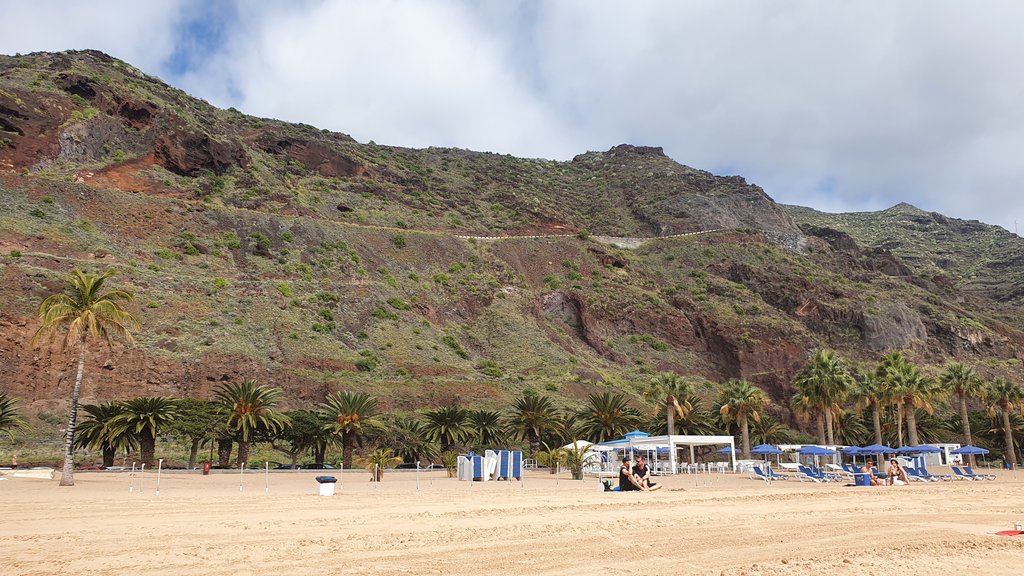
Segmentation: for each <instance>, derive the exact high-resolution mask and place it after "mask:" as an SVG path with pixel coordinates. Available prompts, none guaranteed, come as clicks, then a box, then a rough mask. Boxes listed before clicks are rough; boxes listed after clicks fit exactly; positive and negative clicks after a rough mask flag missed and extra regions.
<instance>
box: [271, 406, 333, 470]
mask: <svg viewBox="0 0 1024 576" xmlns="http://www.w3.org/2000/svg"><path fill="white" fill-rule="evenodd" d="M285 415H286V416H288V418H289V419H290V420H291V421H292V425H291V426H289V427H288V428H287V429H286V430H284V431H282V432H281V433H280V434H278V435H277V436H276V437H275V438H273V439H271V441H270V447H271V448H273V449H274V450H277V451H278V452H281V453H282V454H285V455H287V456H288V458H289V459H290V460H291V464H292V466H293V467H294V466H295V465H296V464H298V460H299V455H300V454H302V453H303V452H306V451H308V452H309V453H310V454H311V455H312V456H313V462H315V463H316V464H323V463H324V460H326V455H327V449H328V448H329V447H330V446H331V445H332V444H334V443H335V441H336V440H337V436H336V435H335V434H334V432H333V431H332V430H331V428H330V422H328V421H327V420H326V419H325V418H324V415H323V414H322V413H321V412H319V411H314V410H292V411H290V412H285ZM279 441H283V442H286V443H287V444H286V445H285V444H281V443H279Z"/></svg>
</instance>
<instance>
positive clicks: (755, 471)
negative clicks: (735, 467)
mask: <svg viewBox="0 0 1024 576" xmlns="http://www.w3.org/2000/svg"><path fill="white" fill-rule="evenodd" d="M750 478H751V479H760V480H764V481H766V482H767V481H768V480H786V479H788V478H789V475H788V474H776V473H775V472H773V471H772V469H771V468H765V470H761V467H760V466H754V467H753V468H752V469H751V473H750Z"/></svg>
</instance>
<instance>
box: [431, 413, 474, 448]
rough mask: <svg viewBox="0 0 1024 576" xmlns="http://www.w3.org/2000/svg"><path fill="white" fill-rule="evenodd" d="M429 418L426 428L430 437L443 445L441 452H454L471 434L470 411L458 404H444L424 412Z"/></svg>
mask: <svg viewBox="0 0 1024 576" xmlns="http://www.w3.org/2000/svg"><path fill="white" fill-rule="evenodd" d="M423 416H424V417H425V418H426V419H427V421H426V423H425V424H424V429H425V430H426V432H427V435H428V436H429V437H430V439H432V440H434V441H435V442H437V443H439V444H440V445H441V452H442V453H443V452H452V451H454V450H455V446H456V444H460V443H462V442H464V441H466V439H468V438H469V437H470V436H471V434H472V433H471V431H470V428H469V411H468V410H466V409H465V408H459V407H458V406H444V407H442V408H436V409H434V410H428V411H427V412H425V413H424V414H423Z"/></svg>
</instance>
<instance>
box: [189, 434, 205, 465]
mask: <svg viewBox="0 0 1024 576" xmlns="http://www.w3.org/2000/svg"><path fill="white" fill-rule="evenodd" d="M200 442H202V438H193V439H192V448H191V449H190V450H189V451H188V467H189V469H190V470H191V469H192V468H195V467H196V460H197V459H198V458H199V443H200Z"/></svg>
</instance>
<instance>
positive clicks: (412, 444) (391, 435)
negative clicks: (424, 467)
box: [383, 416, 440, 462]
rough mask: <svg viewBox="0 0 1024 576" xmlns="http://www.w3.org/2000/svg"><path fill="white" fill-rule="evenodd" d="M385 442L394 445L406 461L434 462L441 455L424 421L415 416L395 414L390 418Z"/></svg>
mask: <svg viewBox="0 0 1024 576" xmlns="http://www.w3.org/2000/svg"><path fill="white" fill-rule="evenodd" d="M383 443H384V444H386V445H388V446H394V447H395V453H396V454H397V455H398V456H401V457H402V459H403V460H404V461H406V462H420V461H421V460H426V461H428V462H433V461H435V460H436V459H437V458H438V456H439V455H440V453H439V452H438V450H437V446H435V445H434V443H433V442H431V441H430V438H429V435H428V434H427V431H426V427H425V426H424V425H423V422H420V421H419V420H417V419H415V418H409V417H404V416H394V417H391V418H390V419H388V421H387V428H386V430H385V432H384V438H383Z"/></svg>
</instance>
